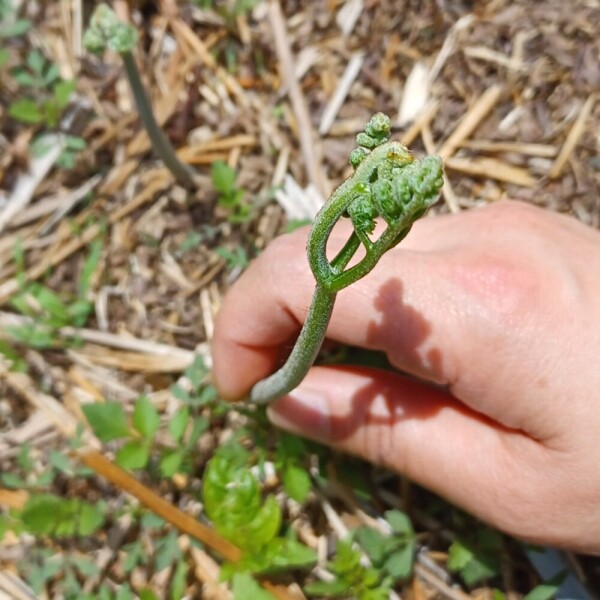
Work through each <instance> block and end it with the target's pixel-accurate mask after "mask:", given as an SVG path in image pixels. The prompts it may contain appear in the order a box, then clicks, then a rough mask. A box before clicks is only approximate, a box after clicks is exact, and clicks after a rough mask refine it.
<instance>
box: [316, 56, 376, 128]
mask: <svg viewBox="0 0 600 600" xmlns="http://www.w3.org/2000/svg"><path fill="white" fill-rule="evenodd" d="M364 60H365V55H364V53H363V52H355V53H354V54H353V55H352V57H351V58H350V60H349V61H348V65H347V66H346V70H345V71H344V74H343V75H342V78H341V79H340V81H339V83H338V84H337V87H336V90H335V93H334V94H333V96H332V97H331V99H330V100H329V104H328V105H327V107H326V108H325V110H324V111H323V116H322V117H321V124H320V125H319V133H320V134H321V135H326V134H327V133H328V132H329V129H330V128H331V125H332V124H333V121H334V119H335V117H336V115H337V114H338V112H339V110H340V108H341V107H342V104H344V100H345V99H346V96H347V95H348V92H349V91H350V87H351V86H352V84H353V83H354V81H355V79H356V77H357V76H358V74H359V73H360V69H361V68H362V65H363V62H364Z"/></svg>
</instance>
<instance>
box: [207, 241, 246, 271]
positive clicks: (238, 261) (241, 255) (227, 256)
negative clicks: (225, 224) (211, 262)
mask: <svg viewBox="0 0 600 600" xmlns="http://www.w3.org/2000/svg"><path fill="white" fill-rule="evenodd" d="M215 253H216V254H218V255H219V256H220V257H221V258H222V259H223V260H224V261H225V262H226V263H227V269H228V270H230V271H232V270H233V269H245V268H246V267H247V266H248V264H249V262H250V260H249V259H248V254H247V252H246V250H245V249H244V248H242V246H235V247H234V248H228V247H227V246H220V247H219V248H216V249H215Z"/></svg>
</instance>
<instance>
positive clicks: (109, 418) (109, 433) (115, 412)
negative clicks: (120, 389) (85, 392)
mask: <svg viewBox="0 0 600 600" xmlns="http://www.w3.org/2000/svg"><path fill="white" fill-rule="evenodd" d="M81 409H82V410H83V414H84V415H85V418H86V419H87V420H88V423H89V424H90V427H91V428H92V430H93V431H94V434H95V435H96V436H97V437H98V439H100V440H101V441H103V442H110V441H111V440H116V439H119V438H124V437H130V435H131V431H130V429H129V425H128V424H127V418H126V417H125V411H124V410H123V407H122V406H121V405H120V404H119V403H118V402H104V403H93V404H84V405H83V406H82V407H81Z"/></svg>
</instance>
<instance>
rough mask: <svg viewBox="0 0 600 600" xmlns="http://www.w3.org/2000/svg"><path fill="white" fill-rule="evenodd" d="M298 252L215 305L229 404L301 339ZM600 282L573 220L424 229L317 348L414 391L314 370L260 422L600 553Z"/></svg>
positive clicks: (340, 307)
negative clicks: (364, 356) (373, 354)
mask: <svg viewBox="0 0 600 600" xmlns="http://www.w3.org/2000/svg"><path fill="white" fill-rule="evenodd" d="M346 237H347V235H344V234H343V233H340V234H339V235H336V233H335V231H334V233H333V235H332V238H331V244H332V245H335V244H336V243H338V244H342V243H343V241H344V240H345V239H346ZM305 240H306V231H305V230H303V231H300V232H296V233H294V234H290V235H287V236H282V237H281V238H279V239H277V240H275V242H274V243H272V244H271V245H270V246H269V248H268V249H267V250H266V251H265V252H264V253H263V254H262V255H261V257H260V258H259V259H257V260H256V261H255V262H254V263H253V264H252V265H251V267H250V268H249V269H248V271H247V272H246V273H245V274H244V275H243V277H242V278H241V279H240V281H239V282H238V283H237V284H236V285H235V286H234V288H233V289H232V290H231V292H230V293H229V294H228V296H227V298H226V299H225V302H224V304H223V307H222V310H221V312H220V314H219V316H218V318H217V326H216V330H215V336H214V339H213V358H214V369H213V374H214V378H215V382H216V385H217V387H218V388H219V389H220V391H221V393H222V394H223V395H224V396H225V397H228V398H232V399H236V398H240V397H242V396H243V395H244V394H245V393H247V392H248V390H249V389H250V387H251V386H252V385H253V384H254V383H255V382H256V381H258V380H260V379H261V378H263V377H265V376H266V375H268V374H269V373H271V372H272V371H273V370H274V369H275V367H276V365H277V362H278V358H279V356H280V353H281V351H282V349H283V348H286V347H288V345H289V343H290V341H291V340H293V339H294V336H295V335H296V334H297V332H298V330H299V328H300V325H301V323H302V322H303V319H304V315H305V313H306V310H307V307H308V305H309V303H310V298H311V295H312V291H313V288H314V281H313V278H312V275H311V273H310V270H309V268H308V264H307V262H306V254H305V250H304V245H305ZM599 273H600V233H598V232H597V231H595V230H592V229H590V228H586V227H585V226H584V225H582V224H580V223H578V222H577V221H575V220H574V219H570V218H568V217H564V216H561V215H557V214H553V213H550V212H546V211H543V210H541V209H536V208H534V207H531V206H528V205H525V204H521V203H514V202H505V203H500V204H498V205H494V206H490V207H486V208H482V209H476V210H472V211H468V212H465V213H462V214H460V215H453V216H441V217H434V218H428V219H423V220H421V221H419V222H417V223H416V224H415V226H414V227H413V230H412V231H411V233H410V234H409V235H408V237H407V238H406V239H405V240H404V242H403V243H402V244H401V246H399V247H398V248H396V249H393V250H391V251H390V252H388V253H387V254H386V255H384V257H383V258H382V259H381V261H380V263H379V265H378V266H377V268H376V269H375V270H374V271H373V272H372V273H370V274H369V275H368V276H367V277H365V278H364V279H362V280H360V281H358V282H357V283H356V284H354V285H353V286H351V287H349V288H348V289H346V290H343V291H342V292H340V293H339V295H338V298H337V302H336V306H335V309H334V312H333V317H332V319H331V322H330V325H329V330H328V338H329V339H333V340H337V341H339V342H342V343H345V344H351V345H354V346H362V347H365V348H370V349H374V350H382V351H385V352H386V353H387V355H388V358H389V359H390V361H391V362H392V364H393V365H394V366H395V367H397V368H398V369H399V370H401V371H403V372H404V373H408V374H410V375H414V376H416V377H418V378H419V379H420V380H416V379H414V378H407V377H405V376H403V375H401V374H400V373H391V372H383V371H378V370H374V369H366V368H354V367H341V366H326V367H313V369H311V371H310V373H309V375H308V376H307V377H306V379H305V380H304V382H303V383H302V385H301V386H300V387H299V388H297V389H296V390H294V392H292V393H291V394H290V395H289V396H287V397H285V398H283V399H281V400H279V401H277V402H276V403H274V404H272V405H271V406H270V408H269V416H270V418H271V420H272V421H273V422H274V423H275V424H276V425H279V426H281V427H283V428H285V429H287V430H290V431H293V432H295V433H298V434H300V435H304V436H306V437H310V438H312V439H315V440H318V441H320V442H323V443H326V444H329V445H331V446H334V447H336V448H338V449H340V450H345V451H347V452H351V453H354V454H356V455H359V456H362V457H363V458H365V459H367V460H370V461H372V462H374V463H377V464H382V465H385V466H386V467H388V468H391V469H393V470H395V471H398V472H400V473H403V474H405V475H407V476H408V477H410V478H411V479H412V480H414V481H415V482H417V483H419V484H421V485H423V486H425V487H427V488H429V489H431V490H433V491H435V492H437V493H438V494H440V495H442V496H445V497H446V498H448V499H449V500H450V501H452V502H454V503H456V504H457V505H459V506H462V507H463V508H465V509H466V510H468V511H469V512H471V513H473V514H475V515H476V516H478V517H480V518H481V519H483V520H485V521H487V522H488V523H490V524H491V525H494V526H496V527H498V528H499V529H501V530H503V531H505V532H507V533H510V534H512V535H515V536H518V537H521V538H524V539H527V540H529V541H532V542H535V543H544V544H551V545H557V546H564V547H569V548H571V549H573V550H577V551H581V552H588V553H600V541H599V540H600V469H599V468H598V465H599V464H600V444H599V443H598V440H599V439H600V410H599V409H600V398H599V392H598V390H600V368H599V367H598V364H597V363H598V359H597V356H598V352H599V351H600V300H599V299H600V277H599V276H598V274H599Z"/></svg>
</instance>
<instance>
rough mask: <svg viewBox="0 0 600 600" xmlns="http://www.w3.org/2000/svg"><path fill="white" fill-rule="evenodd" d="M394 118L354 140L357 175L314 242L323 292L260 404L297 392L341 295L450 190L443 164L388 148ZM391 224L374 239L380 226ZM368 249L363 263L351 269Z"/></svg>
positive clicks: (323, 219)
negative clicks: (348, 226)
mask: <svg viewBox="0 0 600 600" xmlns="http://www.w3.org/2000/svg"><path fill="white" fill-rule="evenodd" d="M390 130H391V123H390V119H389V117H387V116H386V115H384V114H383V113H377V114H375V115H373V117H371V119H370V121H369V122H368V123H367V124H366V125H365V130H364V131H363V132H362V133H359V134H358V135H357V136H356V143H357V147H356V148H355V149H354V150H352V152H351V153H350V157H349V161H350V164H351V165H352V166H353V167H354V173H353V174H352V175H351V176H350V177H349V178H348V179H347V180H346V181H345V182H344V183H342V184H341V185H340V186H339V187H338V188H337V189H336V190H335V191H334V192H333V194H332V195H331V197H330V198H329V200H328V201H327V203H326V204H325V205H324V206H323V208H322V209H321V210H320V211H319V213H318V214H317V216H316V218H315V221H314V223H313V226H312V228H311V230H310V233H309V236H308V244H307V255H308V262H309V265H310V268H311V270H312V272H313V275H314V277H315V280H316V282H317V287H316V290H315V294H314V296H313V302H312V304H311V307H310V309H309V313H308V316H307V319H306V321H305V324H304V327H303V328H302V331H301V332H300V336H299V338H298V340H297V342H296V345H295V347H294V349H293V351H292V354H291V355H290V357H289V359H288V361H287V362H286V363H285V365H284V366H283V367H282V368H281V369H280V370H279V371H277V372H276V373H274V374H273V375H271V377H268V378H267V379H264V380H263V381H261V382H259V383H257V384H256V385H255V386H254V388H253V389H252V391H251V398H252V399H253V400H254V401H256V402H268V401H269V400H272V399H275V398H277V397H279V396H281V395H283V394H285V393H287V392H289V391H291V390H292V389H293V388H294V387H296V386H297V385H298V384H299V383H300V382H301V381H302V379H303V378H304V375H305V374H306V372H307V371H308V369H309V368H310V366H311V365H312V363H313V362H314V359H315V358H316V355H317V352H318V350H319V348H320V346H321V343H322V341H323V339H324V337H325V331H326V329H327V324H328V323H329V319H330V317H331V312H332V310H333V304H334V301H335V296H336V294H337V292H339V291H340V290H342V289H344V288H345V287H347V286H349V285H351V284H352V283H354V282H355V281H358V280H359V279H361V278H362V277H364V276H365V275H367V274H368V273H369V272H370V271H371V270H372V269H373V268H374V267H375V265H376V264H377V262H378V261H379V259H380V258H381V257H382V256H383V254H384V253H385V252H387V251H388V250H390V249H391V248H393V247H394V246H396V244H398V243H399V242H400V241H401V240H402V239H404V237H406V235H407V234H408V232H409V231H410V229H411V227H412V225H413V223H414V222H415V221H416V220H417V219H419V218H420V217H422V216H423V215H424V214H425V212H426V211H427V209H428V208H429V207H430V206H431V205H432V204H433V203H434V202H436V200H437V198H438V196H439V193H440V190H441V188H442V186H443V183H444V176H443V165H442V159H441V158H440V157H438V156H427V157H425V158H423V159H421V160H417V159H415V158H414V157H413V155H412V154H411V153H410V151H409V150H408V148H406V147H405V146H403V145H402V144H400V143H399V142H394V141H389V137H390ZM344 217H346V218H350V221H351V222H352V226H353V233H352V235H351V236H350V238H349V239H348V241H347V242H346V244H345V245H344V247H343V248H342V250H341V251H340V252H339V253H338V255H337V256H336V257H335V258H334V259H333V260H329V258H328V257H327V242H328V240H329V236H330V235H331V232H332V230H333V227H334V226H335V224H336V223H337V222H338V221H339V219H341V218H344ZM378 219H381V220H383V222H384V223H385V224H386V228H385V229H384V231H383V233H381V234H380V235H379V236H378V237H372V236H373V234H374V232H375V226H376V223H377V220H378ZM361 245H362V246H363V248H364V250H365V256H364V257H363V258H362V259H361V260H360V261H358V262H357V263H356V264H353V265H352V266H350V267H348V265H349V264H350V262H351V260H352V258H353V257H354V255H355V254H356V252H357V251H358V250H359V248H360V247H361Z"/></svg>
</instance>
